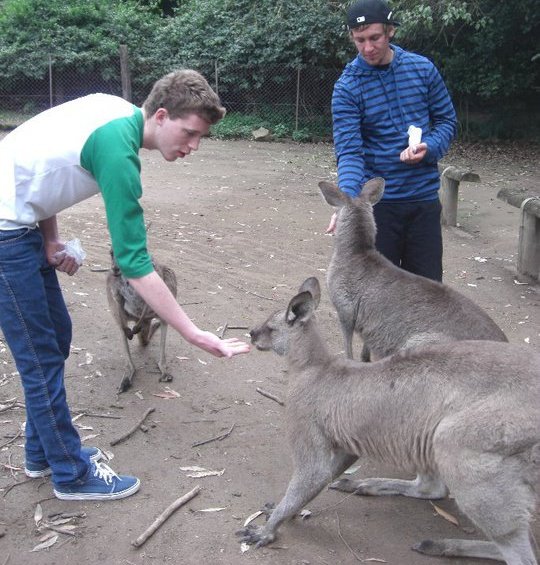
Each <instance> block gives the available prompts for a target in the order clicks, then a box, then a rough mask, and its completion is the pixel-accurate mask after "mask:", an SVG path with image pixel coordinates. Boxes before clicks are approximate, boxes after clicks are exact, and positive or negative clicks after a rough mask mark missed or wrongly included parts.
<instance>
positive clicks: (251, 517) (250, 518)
mask: <svg viewBox="0 0 540 565" xmlns="http://www.w3.org/2000/svg"><path fill="white" fill-rule="evenodd" d="M261 514H264V512H263V511H262V510H257V512H253V514H251V516H248V517H247V518H246V521H245V522H244V526H247V525H248V524H249V523H250V522H253V520H255V518H258V517H259V516H260V515H261Z"/></svg>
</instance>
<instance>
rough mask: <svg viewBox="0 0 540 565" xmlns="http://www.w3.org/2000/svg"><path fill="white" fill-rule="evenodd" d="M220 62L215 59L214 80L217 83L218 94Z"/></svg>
mask: <svg viewBox="0 0 540 565" xmlns="http://www.w3.org/2000/svg"><path fill="white" fill-rule="evenodd" d="M218 77H219V74H218V62H217V61H214V82H215V83H216V94H217V95H218V96H219V80H218Z"/></svg>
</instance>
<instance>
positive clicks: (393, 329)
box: [319, 178, 507, 361]
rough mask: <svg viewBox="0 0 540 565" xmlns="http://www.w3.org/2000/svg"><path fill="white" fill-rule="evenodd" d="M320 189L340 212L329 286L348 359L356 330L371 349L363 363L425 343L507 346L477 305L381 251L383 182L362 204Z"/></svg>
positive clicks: (325, 186) (370, 186)
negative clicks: (377, 213)
mask: <svg viewBox="0 0 540 565" xmlns="http://www.w3.org/2000/svg"><path fill="white" fill-rule="evenodd" d="M319 188H320V189H321V192H322V194H323V196H324V198H325V200H326V201H327V202H328V204H330V205H331V206H336V207H338V208H339V214H338V220H337V226H336V230H335V243H334V251H333V255H332V259H331V261H330V266H329V269H328V275H327V285H328V290H329V293H330V298H331V300H332V303H333V304H334V307H335V308H336V310H337V312H338V316H339V321H340V324H341V330H342V333H343V337H344V340H345V350H346V354H347V356H348V357H349V358H351V359H352V357H353V349H352V339H353V334H354V332H355V331H356V332H358V333H359V334H360V336H361V338H362V340H363V342H364V350H363V352H362V359H363V360H364V361H367V360H369V354H371V358H372V359H380V358H382V357H386V356H387V355H390V354H392V353H394V352H396V351H397V350H398V349H401V348H402V347H406V346H409V345H414V344H418V343H420V342H424V343H426V342H433V341H442V340H465V339H488V340H493V341H507V339H506V336H505V335H504V333H503V332H502V330H501V329H500V328H499V327H498V326H497V325H496V324H495V322H494V321H493V320H492V319H491V318H490V317H489V316H488V315H487V314H486V313H485V312H484V311H483V310H482V309H481V308H480V307H478V306H477V305H476V304H474V302H472V301H471V300H469V299H468V298H466V297H465V296H463V295H462V294H460V293H459V292H457V291H455V290H453V289H451V288H449V287H448V286H446V285H444V284H441V283H438V282H436V281H432V280H430V279H427V278H425V277H421V276H419V275H414V274H412V273H409V272H407V271H405V270H403V269H400V268H399V267H397V266H396V265H394V264H393V263H391V262H390V261H389V260H388V259H386V258H385V257H384V256H383V255H381V254H380V253H379V252H378V251H377V250H376V249H375V234H376V228H375V220H374V218H373V205H374V204H376V203H377V202H378V201H379V200H380V198H381V197H382V194H383V191H384V180H383V179H382V178H375V179H371V180H370V181H368V182H367V183H366V184H365V185H364V186H363V188H362V191H361V193H360V196H358V197H357V198H350V197H349V196H347V195H346V194H344V193H342V192H341V191H340V190H339V188H338V187H337V186H336V185H335V184H333V183H330V182H321V183H319Z"/></svg>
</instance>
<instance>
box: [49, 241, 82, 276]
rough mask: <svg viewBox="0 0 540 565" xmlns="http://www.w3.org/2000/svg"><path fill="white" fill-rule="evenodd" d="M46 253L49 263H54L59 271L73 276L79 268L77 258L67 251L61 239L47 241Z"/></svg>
mask: <svg viewBox="0 0 540 565" xmlns="http://www.w3.org/2000/svg"><path fill="white" fill-rule="evenodd" d="M45 254H46V256H47V261H48V262H49V264H50V265H53V266H54V268H55V269H56V270H57V271H60V272H62V273H66V274H68V275H69V276H70V277H72V276H73V275H74V274H75V273H76V272H77V271H78V270H79V264H78V263H77V261H76V259H75V258H74V257H72V256H71V255H68V254H67V253H66V252H65V245H64V244H63V243H62V242H61V241H48V242H46V243H45Z"/></svg>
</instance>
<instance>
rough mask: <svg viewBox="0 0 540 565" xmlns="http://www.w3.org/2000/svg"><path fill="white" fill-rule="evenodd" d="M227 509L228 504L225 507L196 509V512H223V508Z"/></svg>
mask: <svg viewBox="0 0 540 565" xmlns="http://www.w3.org/2000/svg"><path fill="white" fill-rule="evenodd" d="M226 509H227V507H226V506H224V507H223V508H202V509H201V510H196V512H221V511H222V510H226Z"/></svg>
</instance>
